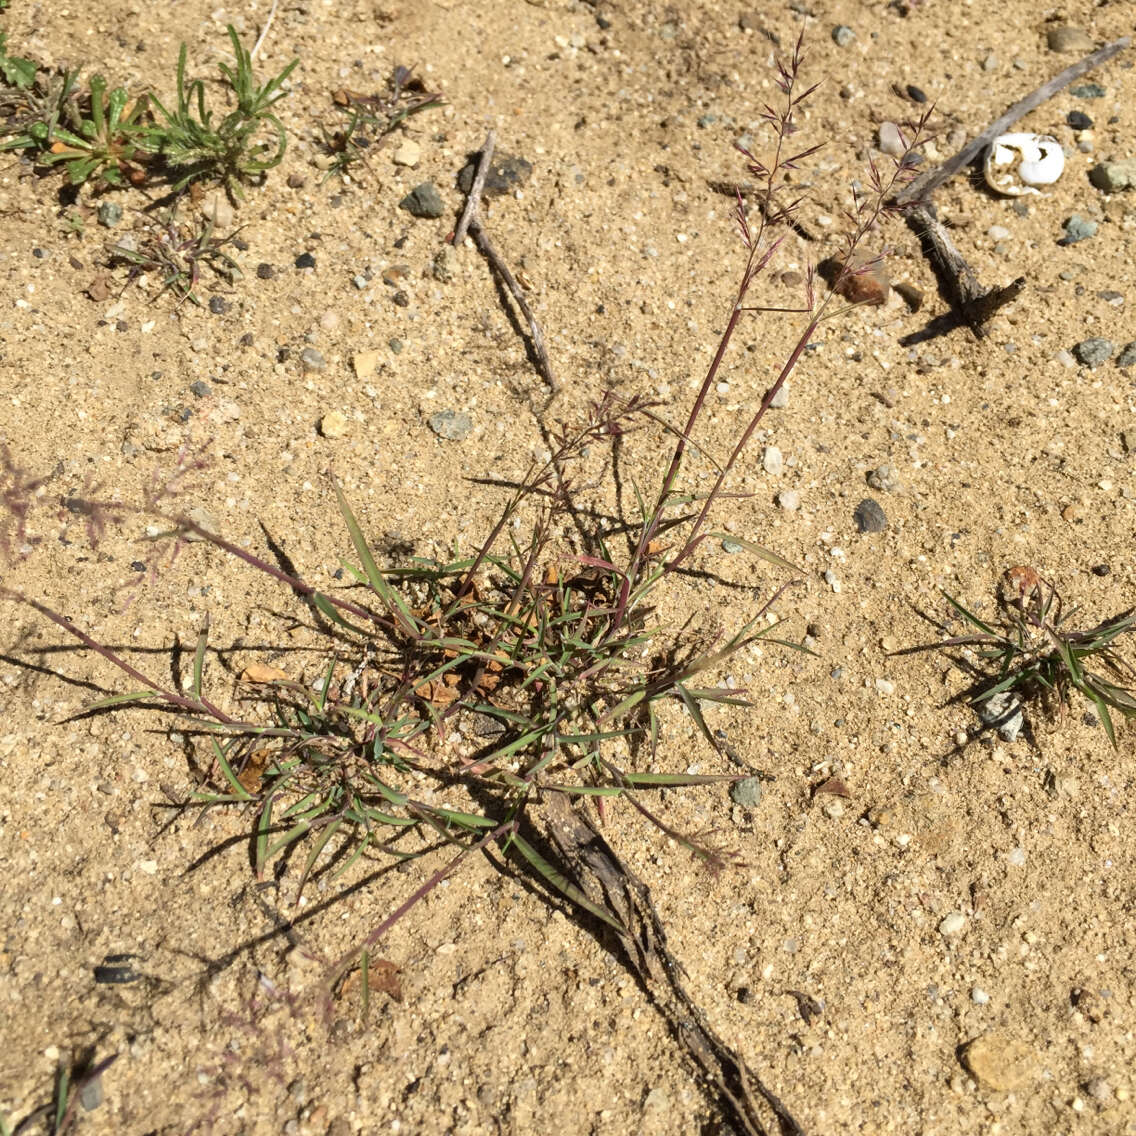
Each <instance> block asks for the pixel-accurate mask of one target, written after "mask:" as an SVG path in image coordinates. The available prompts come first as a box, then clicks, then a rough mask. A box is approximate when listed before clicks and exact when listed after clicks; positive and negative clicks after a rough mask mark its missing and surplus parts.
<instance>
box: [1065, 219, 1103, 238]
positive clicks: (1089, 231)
mask: <svg viewBox="0 0 1136 1136" xmlns="http://www.w3.org/2000/svg"><path fill="white" fill-rule="evenodd" d="M1064 227H1065V236H1064V237H1063V238H1062V241H1061V243H1062V244H1066V245H1075V244H1077V242H1078V241H1087V240H1089V238H1090V237H1095V236H1096V235H1097V230H1098V229H1099V228H1100V225H1098V224H1097V222H1096V221H1087V220H1086V219H1085V218H1084V217H1082V216H1081V215H1080V214H1079V213H1074V214H1072V216H1070V217H1069V219H1068V220H1067V221H1066V222H1065V226H1064Z"/></svg>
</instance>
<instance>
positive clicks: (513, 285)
mask: <svg viewBox="0 0 1136 1136" xmlns="http://www.w3.org/2000/svg"><path fill="white" fill-rule="evenodd" d="M469 232H470V235H471V236H472V237H473V239H474V241H475V243H476V244H477V247H478V248H479V249H480V250H481V252H482V254H483V255H484V256H485V259H486V260H487V261H489V263H490V264H491V265H492V266H493V270H494V271H495V272H496V273H497V275H498V276H500V277H501V281H502V283H503V284H504V285H505V287H506V288H507V289H508V290H509V295H510V296H512V297H513V299H514V300H516V302H517V307H518V308H520V309H521V312H522V313H523V314H524V317H525V319H526V320H527V321H528V325H529V335H530V336H531V338H532V346H533V352H534V354H535V355H536V361H537V368H538V370H539V371H540V374H541V378H543V379H544V381H545V382H546V383H547V384H548V389H549V390H550V391H551V392H552V393H553V394H554V395H555V394H559V393H560V384H559V383H558V382H557V381H556V376H555V375H554V374H553V373H552V364H551V363H549V361H548V352H547V350H545V346H544V333H543V332H542V331H541V330H540V324H539V323H537V322H536V316H535V315H533V310H532V308H530V307H529V302H528V300H526V299H525V294H524V292H523V291H522V290H521V286H520V285H519V284H518V283H517V281H516V278H515V277H514V276H513V274H512V273H511V272H510V271H509V266H508V265H507V264H506V263H505V262H504V261H503V260H502V259H501V254H500V253H499V252H498V251H497V250H496V249H495V248H494V247H493V244H492V242H491V241H490V240H489V234H488V233H487V232H486V231H485V226H484V225H482V223H481V218H480V217H474V218H473V219H472V220H471V221H470V223H469Z"/></svg>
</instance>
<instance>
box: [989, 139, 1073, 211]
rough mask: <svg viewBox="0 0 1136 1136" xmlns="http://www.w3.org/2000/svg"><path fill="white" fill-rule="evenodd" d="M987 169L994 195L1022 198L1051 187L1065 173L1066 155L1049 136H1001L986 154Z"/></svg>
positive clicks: (1059, 144)
mask: <svg viewBox="0 0 1136 1136" xmlns="http://www.w3.org/2000/svg"><path fill="white" fill-rule="evenodd" d="M984 169H985V174H986V184H987V185H988V186H990V188H991V189H992V190H994V192H995V193H1002V194H1005V195H1006V196H1007V197H1021V196H1022V195H1023V194H1025V193H1039V192H1040V190H1038V189H1037V188H1036V187H1037V186H1039V185H1052V184H1053V183H1054V182H1055V181H1056V180H1057V179H1058V178H1059V177H1060V176H1061V173H1062V171H1063V170H1064V169H1065V153H1064V151H1063V150H1062V149H1061V143H1060V142H1058V141H1057V139H1056V138H1051V137H1050V136H1049V135H1048V134H1000V135H999V136H998V137H997V138H995V139H994V141H993V142H991V143H990V148H989V149H988V150H987V151H986V162H985V167H984Z"/></svg>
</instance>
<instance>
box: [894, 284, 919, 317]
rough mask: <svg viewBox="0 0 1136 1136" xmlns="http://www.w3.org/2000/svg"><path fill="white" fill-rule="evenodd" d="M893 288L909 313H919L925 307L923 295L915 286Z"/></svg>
mask: <svg viewBox="0 0 1136 1136" xmlns="http://www.w3.org/2000/svg"><path fill="white" fill-rule="evenodd" d="M892 287H893V288H894V289H895V290H896V291H897V292H898V293H899V295H900V297H901V298H902V300H903V302H904V303H905V304H906V305H907V310H908V311H909V312H912V313H914V312H917V311H919V309H920V308H921V307H922V306H923V293H922V292H921V291H920V290H919V289H918V288H916V287H915V285H914V284H905V283H901V284H893V285H892Z"/></svg>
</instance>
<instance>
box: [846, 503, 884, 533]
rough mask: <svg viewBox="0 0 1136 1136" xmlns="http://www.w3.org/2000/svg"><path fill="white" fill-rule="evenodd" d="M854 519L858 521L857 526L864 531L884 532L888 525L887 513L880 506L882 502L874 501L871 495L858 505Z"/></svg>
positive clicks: (853, 515)
mask: <svg viewBox="0 0 1136 1136" xmlns="http://www.w3.org/2000/svg"><path fill="white" fill-rule="evenodd" d="M852 519H853V520H854V521H855V522H856V528H857V529H858V530H859V531H860V532H862V533H876V532H883V531H884V529H886V528H887V527H888V519H887V514H886V513H885V512H884V511H883V509H882V508H880V503H879V502H878V501H873V500H872V498H871V497H865V498H864V500H863V501H861V502H860V504H859V505H857V506H856V511H855V512H854V513H853V514H852Z"/></svg>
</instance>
